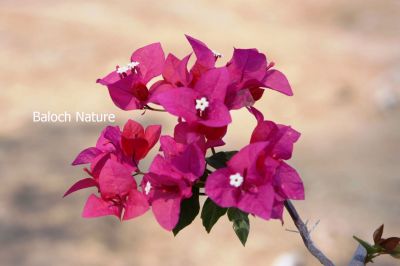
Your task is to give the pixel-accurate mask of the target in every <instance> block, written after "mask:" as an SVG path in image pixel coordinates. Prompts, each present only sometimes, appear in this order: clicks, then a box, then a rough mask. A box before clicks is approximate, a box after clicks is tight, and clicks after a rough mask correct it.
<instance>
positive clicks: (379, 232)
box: [374, 224, 384, 244]
mask: <svg viewBox="0 0 400 266" xmlns="http://www.w3.org/2000/svg"><path fill="white" fill-rule="evenodd" d="M383 228H384V225H383V224H382V225H381V226H380V227H379V228H378V229H376V230H375V232H374V243H375V244H377V243H378V242H379V241H380V240H381V239H382V234H383Z"/></svg>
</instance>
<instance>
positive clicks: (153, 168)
mask: <svg viewBox="0 0 400 266" xmlns="http://www.w3.org/2000/svg"><path fill="white" fill-rule="evenodd" d="M161 138H162V137H161ZM149 172H150V173H154V174H156V175H159V176H168V175H173V174H174V173H172V172H173V170H172V165H171V163H170V162H169V161H167V160H166V159H164V158H163V157H162V156H161V155H156V157H154V159H153V161H152V163H151V165H150V168H149ZM149 178H151V176H150V177H149ZM158 181H159V182H161V181H160V180H158Z"/></svg>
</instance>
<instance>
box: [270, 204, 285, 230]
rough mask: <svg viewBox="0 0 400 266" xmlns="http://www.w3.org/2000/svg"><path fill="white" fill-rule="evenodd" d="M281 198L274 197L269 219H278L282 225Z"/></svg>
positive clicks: (282, 206)
mask: <svg viewBox="0 0 400 266" xmlns="http://www.w3.org/2000/svg"><path fill="white" fill-rule="evenodd" d="M283 202H284V201H283V200H278V199H277V198H275V201H274V205H273V206H272V212H271V219H279V220H281V222H282V225H283V208H284V205H283Z"/></svg>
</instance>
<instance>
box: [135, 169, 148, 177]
mask: <svg viewBox="0 0 400 266" xmlns="http://www.w3.org/2000/svg"><path fill="white" fill-rule="evenodd" d="M145 174H146V173H143V172H141V171H140V170H138V171H136V173H134V174H133V176H137V175H145Z"/></svg>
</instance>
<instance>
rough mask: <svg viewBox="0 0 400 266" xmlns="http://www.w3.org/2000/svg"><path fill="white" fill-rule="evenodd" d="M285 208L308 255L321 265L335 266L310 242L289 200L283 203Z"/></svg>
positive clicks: (306, 229) (302, 223)
mask: <svg viewBox="0 0 400 266" xmlns="http://www.w3.org/2000/svg"><path fill="white" fill-rule="evenodd" d="M285 207H286V209H287V210H288V212H289V214H290V217H291V218H292V220H293V222H294V224H295V225H296V227H297V229H298V230H299V233H300V235H301V238H302V239H303V242H304V245H305V246H306V248H307V249H308V251H310V253H311V254H312V255H313V256H314V257H316V258H317V259H318V260H319V262H321V264H322V265H325V266H335V264H333V262H332V261H331V260H330V259H329V258H328V257H327V256H326V255H325V254H324V253H322V251H321V250H319V249H318V248H317V247H316V246H315V245H314V242H313V241H312V240H311V236H310V232H309V231H308V228H307V226H306V225H305V223H304V222H303V221H302V220H301V218H300V215H299V214H298V213H297V210H296V209H295V207H294V206H293V204H292V203H291V202H290V201H289V200H286V201H285Z"/></svg>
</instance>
